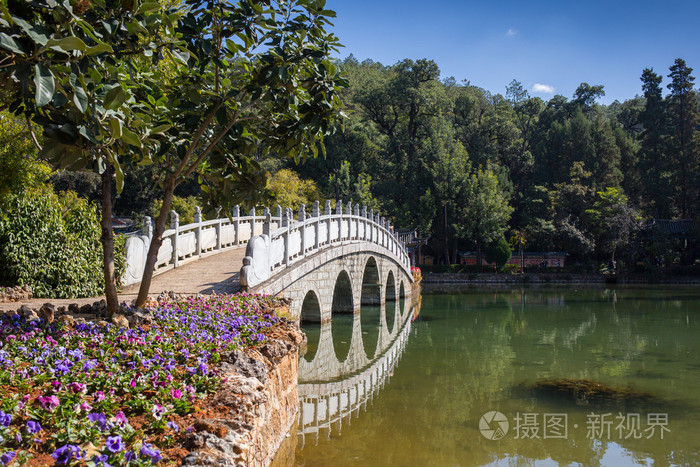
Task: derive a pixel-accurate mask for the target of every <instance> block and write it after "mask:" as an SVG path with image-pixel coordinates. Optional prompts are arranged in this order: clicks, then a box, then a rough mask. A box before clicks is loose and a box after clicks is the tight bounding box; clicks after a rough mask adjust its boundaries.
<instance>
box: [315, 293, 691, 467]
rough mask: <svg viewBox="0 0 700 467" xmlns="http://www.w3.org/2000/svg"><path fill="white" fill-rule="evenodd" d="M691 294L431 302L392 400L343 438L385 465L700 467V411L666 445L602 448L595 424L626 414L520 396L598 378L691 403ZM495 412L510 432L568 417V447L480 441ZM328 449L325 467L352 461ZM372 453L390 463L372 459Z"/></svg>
mask: <svg viewBox="0 0 700 467" xmlns="http://www.w3.org/2000/svg"><path fill="white" fill-rule="evenodd" d="M680 295H681V296H680V298H679V299H678V300H668V301H665V300H657V299H655V298H654V296H653V293H652V292H651V291H650V292H646V291H643V290H634V291H625V290H616V291H614V293H613V292H611V291H609V290H605V289H601V290H587V291H583V292H573V291H561V290H558V291H555V292H553V293H552V294H548V292H546V291H543V290H537V291H534V292H531V291H528V290H515V291H508V292H502V291H497V292H489V293H475V294H472V295H450V296H445V295H442V296H425V297H424V301H423V305H424V308H423V311H422V313H421V315H420V316H419V317H418V318H417V319H416V321H415V323H414V325H413V329H412V339H411V340H410V342H409V345H408V347H407V350H406V353H405V355H404V358H403V361H402V364H401V366H399V367H398V368H397V369H396V375H395V376H394V378H392V382H391V387H390V390H389V391H385V392H383V393H382V394H381V395H380V397H379V398H378V399H376V400H375V403H374V407H373V408H372V409H371V410H369V411H368V412H367V413H366V414H363V416H362V417H361V418H360V419H358V420H353V422H352V425H353V429H352V430H349V431H347V432H344V433H343V437H344V438H346V439H345V440H344V444H343V446H352V448H351V449H352V451H353V453H354V455H356V456H358V457H361V458H362V459H365V460H367V459H381V462H379V461H377V463H376V464H375V465H381V464H384V465H389V464H390V465H409V464H410V465H455V464H458V463H465V464H469V465H480V464H486V463H491V462H494V461H496V460H505V461H506V462H508V463H509V464H516V465H520V464H531V463H532V462H533V461H536V460H544V459H553V460H554V461H555V462H558V463H561V464H570V463H579V464H583V465H601V464H606V463H607V464H608V465H609V464H610V462H611V461H610V459H620V458H621V457H624V458H625V459H628V460H630V461H633V462H637V463H642V464H644V463H647V464H649V463H652V462H653V463H660V464H663V465H665V464H669V463H675V464H682V465H698V463H699V461H700V459H699V458H698V441H697V433H698V430H697V426H696V425H697V423H696V418H695V417H696V416H697V415H698V408H697V407H693V406H692V404H691V405H688V406H685V407H684V406H682V405H680V406H670V407H668V412H669V420H670V428H671V429H672V430H673V431H672V433H671V434H670V436H667V437H666V439H665V440H661V439H659V438H658V435H657V437H656V438H653V439H649V440H647V439H641V440H632V439H628V440H617V439H616V438H613V439H610V440H605V439H604V440H592V439H587V438H586V434H587V432H586V428H585V427H586V421H587V419H586V416H587V414H589V413H590V412H591V411H592V410H595V411H596V412H598V413H600V412H604V411H609V412H611V413H615V414H616V412H617V411H618V407H611V408H592V407H585V406H577V405H575V403H571V404H566V403H561V402H559V403H555V402H553V401H549V400H544V399H538V398H535V397H533V396H532V395H531V394H530V395H527V394H526V395H523V394H521V393H520V392H518V391H516V389H515V388H516V387H517V386H518V385H519V384H520V383H522V382H525V381H535V380H538V379H541V378H550V377H551V378H555V377H556V378H563V377H566V378H588V379H594V380H600V381H602V382H604V383H606V384H609V385H613V386H623V387H624V386H631V387H636V388H638V389H640V390H646V391H650V392H653V393H656V394H658V395H660V396H663V397H664V398H666V399H668V400H671V401H674V400H678V399H688V398H690V397H691V396H690V395H691V394H694V393H695V389H696V388H697V385H698V384H700V378H699V377H698V372H699V371H700V365H696V366H697V367H696V368H691V366H692V361H689V357H688V355H697V352H698V351H700V347H699V344H698V343H697V335H698V329H700V314H699V313H698V311H697V310H698V309H699V308H697V304H698V301H697V300H691V299H685V298H683V296H682V294H680ZM669 298H672V297H669ZM408 395H410V396H408ZM692 398H693V400H696V401H697V399H698V398H697V396H692ZM696 403H697V402H696ZM488 410H500V411H502V412H503V413H505V414H506V415H507V416H508V417H509V419H510V420H511V430H512V428H513V426H512V423H513V417H514V415H515V413H516V412H521V413H522V412H534V413H538V414H540V422H541V416H542V414H544V413H562V412H564V413H567V415H568V417H569V420H568V422H569V423H568V424H569V437H568V439H566V440H552V439H547V440H544V439H535V440H515V439H514V438H513V433H512V431H511V433H509V434H508V435H507V436H506V438H504V439H502V440H499V441H497V442H493V441H489V440H486V439H484V438H483V437H482V436H481V434H480V433H479V431H478V421H479V418H480V417H481V416H482V415H483V414H484V413H485V412H486V411H488ZM619 410H621V411H622V412H623V413H626V412H627V409H625V408H624V407H623V408H621V409H619ZM662 411H666V410H662ZM645 416H646V414H645V413H642V417H645ZM574 424H578V425H579V428H578V429H574V427H573V425H574ZM375 439H376V440H377V441H376V442H374V441H372V440H375ZM407 440H408V441H407ZM364 444H368V446H367V447H366V448H365V447H363V445H364ZM319 449H320V450H322V452H323V454H322V456H324V457H323V459H328V462H330V463H329V464H326V465H332V463H333V462H336V461H337V463H342V462H343V460H347V459H348V458H347V457H343V456H345V455H347V453H346V452H334V451H333V449H332V448H331V446H330V445H320V446H319ZM372 449H376V450H378V451H381V453H377V454H376V456H372V454H371V452H372V451H371V450H372ZM611 455H612V456H613V457H611ZM334 456H335V457H334ZM362 456H364V457H362ZM369 463H370V464H371V462H369Z"/></svg>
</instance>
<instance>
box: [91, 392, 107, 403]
mask: <svg viewBox="0 0 700 467" xmlns="http://www.w3.org/2000/svg"><path fill="white" fill-rule="evenodd" d="M92 398H93V399H94V400H95V402H100V401H103V400H105V393H104V392H102V391H97V392H96V393H95V394H93V395H92Z"/></svg>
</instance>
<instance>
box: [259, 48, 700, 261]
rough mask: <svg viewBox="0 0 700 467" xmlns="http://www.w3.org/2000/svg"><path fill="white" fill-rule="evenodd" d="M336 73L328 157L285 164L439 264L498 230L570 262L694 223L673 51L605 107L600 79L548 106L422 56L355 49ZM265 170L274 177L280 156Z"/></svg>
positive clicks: (687, 139) (689, 80) (699, 179)
mask: <svg viewBox="0 0 700 467" xmlns="http://www.w3.org/2000/svg"><path fill="white" fill-rule="evenodd" d="M341 69H342V70H343V71H344V73H345V74H346V76H347V78H348V81H349V83H350V84H349V87H348V88H346V89H345V92H344V96H343V100H344V104H345V113H346V114H347V119H346V121H345V125H344V129H343V131H341V132H339V133H337V134H335V135H333V136H330V137H327V138H326V139H325V144H326V149H327V157H326V158H325V159H324V158H321V157H319V158H316V159H313V160H308V161H307V162H306V163H305V164H302V165H297V164H294V163H293V162H289V163H286V164H284V167H285V170H293V171H296V172H298V174H299V175H300V176H301V178H302V179H311V180H313V181H315V182H316V183H317V184H318V187H319V189H320V191H321V192H322V193H323V194H325V195H326V196H328V197H331V198H334V199H343V200H348V199H349V200H352V201H353V202H358V203H365V204H370V205H372V207H374V208H375V209H377V208H378V209H380V210H382V211H383V212H384V213H386V214H387V215H388V216H390V217H392V218H393V219H394V220H395V224H396V225H397V226H398V227H400V228H401V227H403V228H411V227H418V228H419V229H420V231H421V234H422V235H424V236H430V239H431V240H430V244H429V245H430V248H431V249H432V252H433V254H434V255H435V256H436V257H437V258H438V261H439V262H441V263H454V262H456V261H457V260H458V258H457V252H458V251H459V250H482V249H483V248H484V247H485V246H487V245H488V244H490V243H492V242H494V241H496V240H499V239H500V238H502V237H504V236H505V237H506V238H507V239H509V240H511V239H513V238H518V239H523V241H524V242H525V244H526V249H528V250H531V251H532V250H539V251H565V252H568V253H569V254H570V255H571V259H572V261H584V260H591V259H595V260H598V261H607V260H609V259H610V258H612V257H613V255H617V258H618V259H622V260H623V261H633V260H644V259H645V257H650V256H652V255H650V254H649V253H650V252H649V251H646V252H645V251H644V249H645V248H647V249H648V245H646V244H645V243H644V241H643V239H641V238H640V237H641V234H640V232H641V229H642V228H643V226H644V224H645V223H646V222H647V221H648V220H649V219H652V218H666V219H674V218H697V217H698V208H699V207H700V146H699V144H700V132H698V131H697V125H698V124H699V123H700V120H699V113H698V93H697V92H696V91H695V90H694V77H693V76H692V75H691V73H692V68H690V67H688V66H687V65H686V63H685V62H684V61H683V60H682V59H677V60H675V62H674V63H673V65H672V66H671V67H670V69H669V73H668V75H667V78H665V77H664V76H662V75H661V74H659V73H657V72H655V71H654V70H652V69H645V70H643V71H642V72H641V82H640V84H641V86H640V88H641V91H642V93H643V94H642V95H638V96H636V97H634V98H632V99H629V100H626V101H625V102H618V101H615V102H614V103H612V104H610V105H607V106H605V105H600V104H598V103H597V102H596V101H597V99H598V98H599V97H601V96H604V95H605V91H604V88H603V86H601V85H591V84H588V83H581V85H580V86H579V87H578V88H577V89H576V91H575V93H574V95H573V96H572V98H571V99H567V98H566V97H565V96H561V95H556V96H554V97H552V98H551V99H550V100H549V101H544V100H542V99H541V98H539V97H532V96H531V95H529V93H528V92H527V90H525V89H524V87H523V85H522V84H521V83H519V82H518V81H516V80H513V81H512V82H511V83H510V85H509V86H507V88H506V89H505V93H504V94H492V93H491V92H489V91H486V90H484V89H481V88H478V87H475V86H472V85H470V84H469V82H463V83H457V82H456V81H455V79H453V78H447V79H442V80H441V78H440V70H439V69H438V66H437V64H436V63H435V62H433V61H431V60H417V61H413V60H403V61H401V62H399V63H397V64H395V65H392V66H385V65H382V64H380V63H376V62H373V61H371V60H367V61H364V62H361V63H360V62H358V61H357V60H356V59H355V58H353V57H352V56H350V57H348V58H346V59H345V60H344V61H343V62H342V63H341ZM664 87H666V88H667V89H668V92H666V93H665V92H664ZM664 95H665V96H664ZM264 166H265V167H267V168H268V170H270V172H271V173H272V174H273V177H274V172H275V171H277V170H279V169H280V168H281V167H282V163H280V162H278V161H268V162H267V164H264ZM696 224H697V223H696ZM633 240H637V241H633ZM622 245H625V248H620V247H621V246H622ZM670 248H671V250H673V246H670ZM663 253H664V252H659V251H657V252H656V254H663ZM667 253H668V252H667ZM676 253H678V252H675V253H674V252H673V251H671V252H670V253H669V254H670V255H671V257H673V256H674V254H676ZM677 258H678V259H679V260H680V261H682V262H686V263H688V262H692V261H693V260H694V258H693V256H692V254H691V255H690V257H688V254H687V252H686V254H685V256H683V257H681V255H680V253H678V254H677Z"/></svg>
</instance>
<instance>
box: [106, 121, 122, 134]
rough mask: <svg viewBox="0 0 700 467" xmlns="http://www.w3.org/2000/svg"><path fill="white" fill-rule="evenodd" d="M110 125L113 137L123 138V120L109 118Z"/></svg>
mask: <svg viewBox="0 0 700 467" xmlns="http://www.w3.org/2000/svg"><path fill="white" fill-rule="evenodd" d="M109 126H110V128H111V130H112V137H113V138H116V139H118V138H121V137H122V121H121V120H119V119H118V118H114V117H112V118H110V119H109Z"/></svg>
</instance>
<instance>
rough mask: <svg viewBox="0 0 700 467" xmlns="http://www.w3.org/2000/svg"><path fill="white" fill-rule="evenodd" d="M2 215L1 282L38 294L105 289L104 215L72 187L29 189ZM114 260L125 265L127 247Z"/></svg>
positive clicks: (58, 295)
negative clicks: (66, 189)
mask: <svg viewBox="0 0 700 467" xmlns="http://www.w3.org/2000/svg"><path fill="white" fill-rule="evenodd" d="M5 207H6V209H5V210H4V212H3V214H2V217H1V218H0V281H2V282H3V283H4V284H5V285H10V286H14V285H30V286H31V287H32V290H33V292H34V295H35V296H36V297H56V298H77V297H90V296H96V295H101V294H102V293H104V275H103V270H102V245H101V244H100V234H101V231H100V218H99V214H98V213H97V209H96V207H95V205H94V204H92V203H90V202H88V201H86V200H84V199H82V198H79V197H78V196H76V195H75V193H73V192H65V193H60V194H55V193H53V192H52V191H50V190H48V189H41V190H34V191H25V192H22V193H18V194H13V195H12V196H10V197H9V198H8V202H7V205H6V206H5ZM116 243H117V245H119V244H121V245H122V248H121V249H115V256H116V257H117V259H116V261H115V263H116V264H117V265H119V266H120V268H121V269H117V271H116V273H117V275H118V276H121V274H122V273H123V270H124V263H125V260H124V258H123V257H124V256H125V252H124V248H123V242H119V241H117V242H116Z"/></svg>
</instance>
